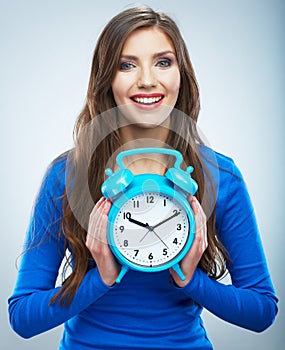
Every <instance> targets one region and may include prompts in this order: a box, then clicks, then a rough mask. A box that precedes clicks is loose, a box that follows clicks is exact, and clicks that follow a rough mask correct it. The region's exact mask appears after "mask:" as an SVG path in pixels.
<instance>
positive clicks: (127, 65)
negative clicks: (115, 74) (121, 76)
mask: <svg viewBox="0 0 285 350" xmlns="http://www.w3.org/2000/svg"><path fill="white" fill-rule="evenodd" d="M119 68H120V70H130V69H132V68H134V64H133V63H131V62H121V63H120V67H119Z"/></svg>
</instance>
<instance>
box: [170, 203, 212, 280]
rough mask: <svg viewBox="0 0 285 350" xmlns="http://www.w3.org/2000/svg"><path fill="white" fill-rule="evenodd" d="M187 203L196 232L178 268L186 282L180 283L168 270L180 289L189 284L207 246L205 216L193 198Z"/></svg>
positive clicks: (173, 272)
mask: <svg viewBox="0 0 285 350" xmlns="http://www.w3.org/2000/svg"><path fill="white" fill-rule="evenodd" d="M189 201H190V205H191V208H192V210H193V213H194V217H195V224H196V230H195V238H194V241H193V244H192V246H191V248H190V250H189V251H188V253H187V254H186V255H185V257H184V258H183V259H182V261H181V263H180V267H181V269H182V271H183V273H184V275H185V277H186V280H185V281H182V280H181V279H180V278H179V276H178V275H177V274H176V273H175V271H173V270H172V269H171V270H170V272H171V274H172V277H173V279H174V281H175V283H176V284H177V285H178V286H180V287H183V286H185V285H186V284H188V283H189V281H190V280H191V278H192V276H193V274H194V272H195V269H196V268H197V265H198V263H199V261H200V259H201V257H202V255H203V253H204V252H205V250H206V249H207V246H208V239H207V218H206V215H205V213H204V211H203V208H202V207H201V205H200V203H199V202H198V200H197V199H196V198H195V197H194V196H191V197H190V198H189Z"/></svg>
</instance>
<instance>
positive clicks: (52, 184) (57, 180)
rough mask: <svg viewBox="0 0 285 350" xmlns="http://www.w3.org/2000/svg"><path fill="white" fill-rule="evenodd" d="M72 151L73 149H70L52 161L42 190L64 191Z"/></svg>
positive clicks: (46, 172)
mask: <svg viewBox="0 0 285 350" xmlns="http://www.w3.org/2000/svg"><path fill="white" fill-rule="evenodd" d="M71 152H72V150H68V151H66V152H64V153H62V154H60V155H59V156H57V157H56V158H54V159H53V160H52V161H51V162H50V164H49V165H48V167H47V169H46V171H45V174H44V177H43V181H42V186H41V192H42V191H47V192H64V189H65V185H66V171H67V164H68V159H69V157H70V154H71Z"/></svg>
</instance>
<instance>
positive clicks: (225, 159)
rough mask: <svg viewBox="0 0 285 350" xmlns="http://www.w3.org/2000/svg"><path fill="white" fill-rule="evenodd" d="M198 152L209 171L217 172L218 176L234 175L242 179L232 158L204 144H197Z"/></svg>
mask: <svg viewBox="0 0 285 350" xmlns="http://www.w3.org/2000/svg"><path fill="white" fill-rule="evenodd" d="M199 152H200V156H201V158H202V159H203V161H204V162H205V163H206V165H207V167H208V168H209V170H210V172H211V173H215V172H218V173H219V176H226V177H228V176H229V177H231V176H234V177H236V178H240V179H242V175H241V173H240V171H239V169H238V167H237V165H236V163H235V161H234V159H233V158H231V157H229V156H228V155H225V154H222V153H220V152H217V151H216V150H213V149H212V148H210V147H208V146H205V145H200V146H199Z"/></svg>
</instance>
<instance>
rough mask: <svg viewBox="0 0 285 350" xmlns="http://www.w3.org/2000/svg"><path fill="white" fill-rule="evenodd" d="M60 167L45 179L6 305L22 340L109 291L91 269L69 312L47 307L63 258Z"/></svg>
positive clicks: (48, 327) (55, 323) (62, 321)
mask: <svg viewBox="0 0 285 350" xmlns="http://www.w3.org/2000/svg"><path fill="white" fill-rule="evenodd" d="M64 165H65V163H64V161H63V160H61V161H57V162H56V163H55V164H53V165H52V166H51V167H50V168H49V169H48V171H47V173H46V175H45V178H44V180H43V183H42V186H41V189H40V191H39V194H38V196H37V198H36V202H35V205H34V209H33V213H32V216H31V220H30V225H29V228H28V231H27V238H26V247H25V248H26V249H25V250H24V253H23V255H22V257H21V263H20V268H19V272H18V277H17V281H16V286H15V289H14V292H13V294H12V296H11V297H10V298H9V301H8V302H9V315H10V323H11V326H12V328H13V329H14V330H15V331H16V332H17V333H18V334H19V335H21V336H22V337H24V338H29V337H32V336H34V335H36V334H39V333H42V332H44V331H46V330H49V329H51V328H53V327H56V326H58V325H60V324H62V323H64V322H65V321H67V320H68V319H70V318H71V317H73V316H74V315H76V314H78V313H79V312H80V311H82V310H83V309H85V308H87V307H88V306H89V305H90V304H92V303H94V302H95V301H96V300H98V299H99V298H100V297H101V296H103V295H104V294H105V293H107V292H108V290H109V289H110V287H108V286H106V285H105V284H104V283H103V281H102V280H101V278H100V275H99V273H98V270H97V269H96V268H93V269H91V270H89V271H88V272H87V274H86V275H85V277H84V279H83V282H82V283H81V285H80V287H79V290H78V292H77V293H76V295H75V297H74V299H73V301H72V304H71V306H70V307H60V305H59V301H58V302H57V303H55V304H53V305H49V304H50V300H51V299H52V297H53V296H54V295H55V294H56V293H57V292H58V291H59V288H60V287H58V288H55V283H56V279H57V276H58V270H59V268H60V265H61V262H62V260H63V258H64V254H65V251H64V244H63V240H59V239H58V235H59V233H60V230H61V225H60V220H61V216H62V212H61V199H62V195H63V192H64V176H65V175H64Z"/></svg>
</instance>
